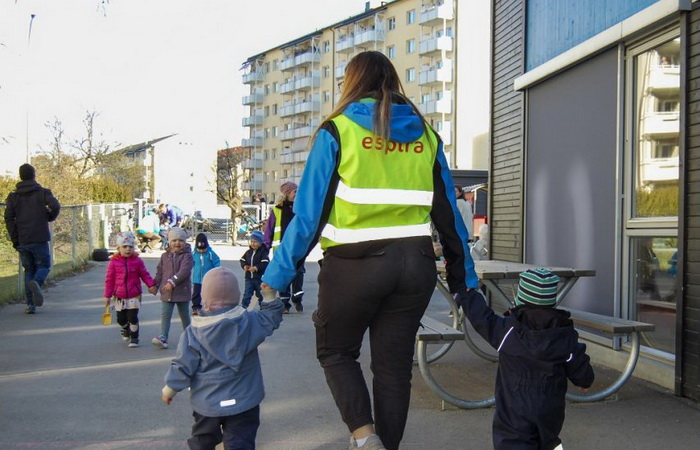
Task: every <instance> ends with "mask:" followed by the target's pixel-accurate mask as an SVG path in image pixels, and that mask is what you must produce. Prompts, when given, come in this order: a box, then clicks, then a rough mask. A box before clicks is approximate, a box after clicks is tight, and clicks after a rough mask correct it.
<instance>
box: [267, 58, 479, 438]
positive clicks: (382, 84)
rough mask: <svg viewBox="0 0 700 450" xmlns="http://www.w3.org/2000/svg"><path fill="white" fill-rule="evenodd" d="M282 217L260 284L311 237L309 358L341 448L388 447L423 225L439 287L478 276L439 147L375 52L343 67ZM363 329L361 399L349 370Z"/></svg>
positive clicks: (279, 274)
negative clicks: (315, 253)
mask: <svg viewBox="0 0 700 450" xmlns="http://www.w3.org/2000/svg"><path fill="white" fill-rule="evenodd" d="M294 212H295V217H294V219H293V220H292V221H291V223H290V224H289V226H288V227H287V230H286V233H285V238H284V241H283V242H282V244H281V245H280V246H279V247H278V249H277V252H276V253H275V257H274V259H273V261H272V262H271V263H270V265H269V266H268V268H267V271H266V272H265V275H264V276H263V282H264V283H265V284H266V285H268V286H270V287H272V288H274V289H278V290H280V289H284V288H285V287H286V286H288V285H289V283H290V282H291V280H292V279H293V278H294V277H295V276H296V273H297V267H298V264H299V262H300V261H303V260H304V258H305V257H306V256H307V254H308V253H309V251H310V250H311V249H312V248H313V246H314V245H315V243H316V242H317V240H318V239H319V238H320V240H321V247H322V249H323V250H324V257H323V261H322V266H321V271H320V274H319V277H318V283H319V293H318V309H317V310H316V311H315V312H314V314H313V321H314V325H315V327H316V352H317V357H318V360H319V362H320V363H321V367H323V369H324V371H325V375H326V381H327V383H328V386H329V387H330V390H331V392H332V394H333V397H334V399H335V402H336V405H337V407H338V409H339V411H340V414H341V416H342V419H343V421H344V422H345V424H346V425H347V426H348V429H349V430H350V432H351V433H352V438H351V444H350V448H351V449H352V448H357V447H359V448H364V449H367V450H376V449H385V448H386V449H389V450H396V449H398V448H399V444H400V442H401V438H402V436H403V432H404V428H405V426H406V418H407V415H408V407H409V402H410V396H411V370H412V363H413V349H414V342H415V335H416V332H417V330H418V327H419V325H420V319H421V317H422V316H423V313H424V311H425V309H426V307H427V306H428V302H429V301H430V298H431V296H432V294H433V291H434V289H435V282H436V276H437V273H436V267H435V256H434V252H433V244H432V239H431V230H430V222H431V221H432V222H433V224H434V226H435V227H436V229H437V230H438V232H439V234H440V241H441V243H442V246H443V252H444V256H445V260H446V267H447V282H448V284H449V286H450V291H451V292H453V293H457V292H466V291H467V290H471V289H474V288H476V287H477V286H478V280H477V276H476V273H475V272H474V263H473V261H472V259H471V257H470V256H469V249H468V247H467V240H468V239H469V236H468V235H467V230H466V228H465V226H464V221H463V220H462V218H461V216H460V215H459V212H458V211H457V207H456V201H455V190H454V184H453V183H452V179H451V177H450V171H449V168H448V166H447V160H446V159H445V155H444V153H443V149H442V141H441V140H440V137H439V136H438V135H437V133H435V132H434V131H433V130H432V129H431V128H430V126H429V125H428V124H427V123H426V121H425V119H424V118H423V117H422V115H421V114H420V112H419V111H418V109H417V108H416V106H415V105H414V104H413V103H412V102H411V101H410V100H409V99H408V98H406V95H405V94H404V92H403V87H402V86H401V82H400V80H399V76H398V74H397V72H396V69H395V68H394V67H393V65H392V64H391V62H390V61H389V59H388V58H387V57H386V56H384V55H383V54H382V53H379V52H376V51H369V52H363V53H360V54H358V55H356V56H355V57H354V58H353V59H352V60H351V61H350V62H349V63H348V65H347V68H346V70H345V83H344V89H343V91H342V93H341V97H340V100H339V102H338V105H337V106H336V108H335V110H334V111H333V112H332V113H331V114H330V115H329V116H328V118H327V119H326V120H325V121H324V122H323V123H322V124H321V125H320V127H319V129H318V130H317V131H316V133H315V135H314V140H313V147H312V149H311V151H310V154H309V158H308V161H307V163H306V169H305V170H304V174H303V176H302V178H301V183H300V185H299V189H298V193H297V197H296V202H295V205H294ZM368 329H369V333H370V335H369V336H370V348H371V358H372V372H373V386H374V389H373V402H372V400H370V396H369V393H368V389H367V386H366V383H365V380H364V377H363V374H362V370H361V367H360V364H359V363H358V362H357V358H358V356H359V355H360V347H361V346H362V339H363V336H364V334H365V332H366V331H367V330H368ZM373 403H374V414H375V415H374V417H373V416H372V410H373V408H372V404H373Z"/></svg>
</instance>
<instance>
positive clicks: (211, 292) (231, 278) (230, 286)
mask: <svg viewBox="0 0 700 450" xmlns="http://www.w3.org/2000/svg"><path fill="white" fill-rule="evenodd" d="M240 300H241V290H240V289H239V288H238V280H237V279H236V275H235V274H234V273H233V272H232V271H231V270H230V269H227V268H225V267H216V268H214V269H211V270H210V271H209V272H207V274H206V275H204V279H203V280H202V306H203V307H204V310H205V311H214V310H217V309H221V308H226V307H229V306H236V305H238V302H240Z"/></svg>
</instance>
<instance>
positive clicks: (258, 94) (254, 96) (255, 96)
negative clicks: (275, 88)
mask: <svg viewBox="0 0 700 450" xmlns="http://www.w3.org/2000/svg"><path fill="white" fill-rule="evenodd" d="M262 101H263V90H262V89H253V91H252V92H251V93H250V95H246V96H244V97H243V104H244V105H255V104H259V103H262Z"/></svg>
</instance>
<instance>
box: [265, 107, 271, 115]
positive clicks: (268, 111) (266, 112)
mask: <svg viewBox="0 0 700 450" xmlns="http://www.w3.org/2000/svg"><path fill="white" fill-rule="evenodd" d="M264 111H265V112H264V116H265V117H269V116H270V106H269V105H266V106H265V108H264Z"/></svg>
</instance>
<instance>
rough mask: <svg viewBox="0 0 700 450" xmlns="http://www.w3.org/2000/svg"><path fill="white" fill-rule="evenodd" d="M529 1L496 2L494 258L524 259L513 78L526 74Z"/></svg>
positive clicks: (518, 110)
mask: <svg viewBox="0 0 700 450" xmlns="http://www.w3.org/2000/svg"><path fill="white" fill-rule="evenodd" d="M524 23H525V0H494V1H493V31H492V33H493V49H492V51H493V55H492V57H493V58H492V60H493V67H492V71H493V77H492V80H493V81H492V89H491V92H492V94H491V95H492V99H491V101H492V113H491V114H492V115H491V173H490V174H489V178H490V186H489V189H490V195H491V204H490V209H489V222H490V227H491V230H490V231H491V257H492V258H493V259H502V260H506V261H516V262H519V261H522V252H523V245H522V243H523V145H522V142H523V130H524V124H523V119H522V118H523V106H524V102H523V100H524V98H523V97H524V96H523V94H522V93H520V92H514V91H513V80H514V79H515V78H516V77H518V76H520V75H522V74H523V73H524V66H525V62H524V58H525V53H524V39H523V37H524V34H523V33H524Z"/></svg>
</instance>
